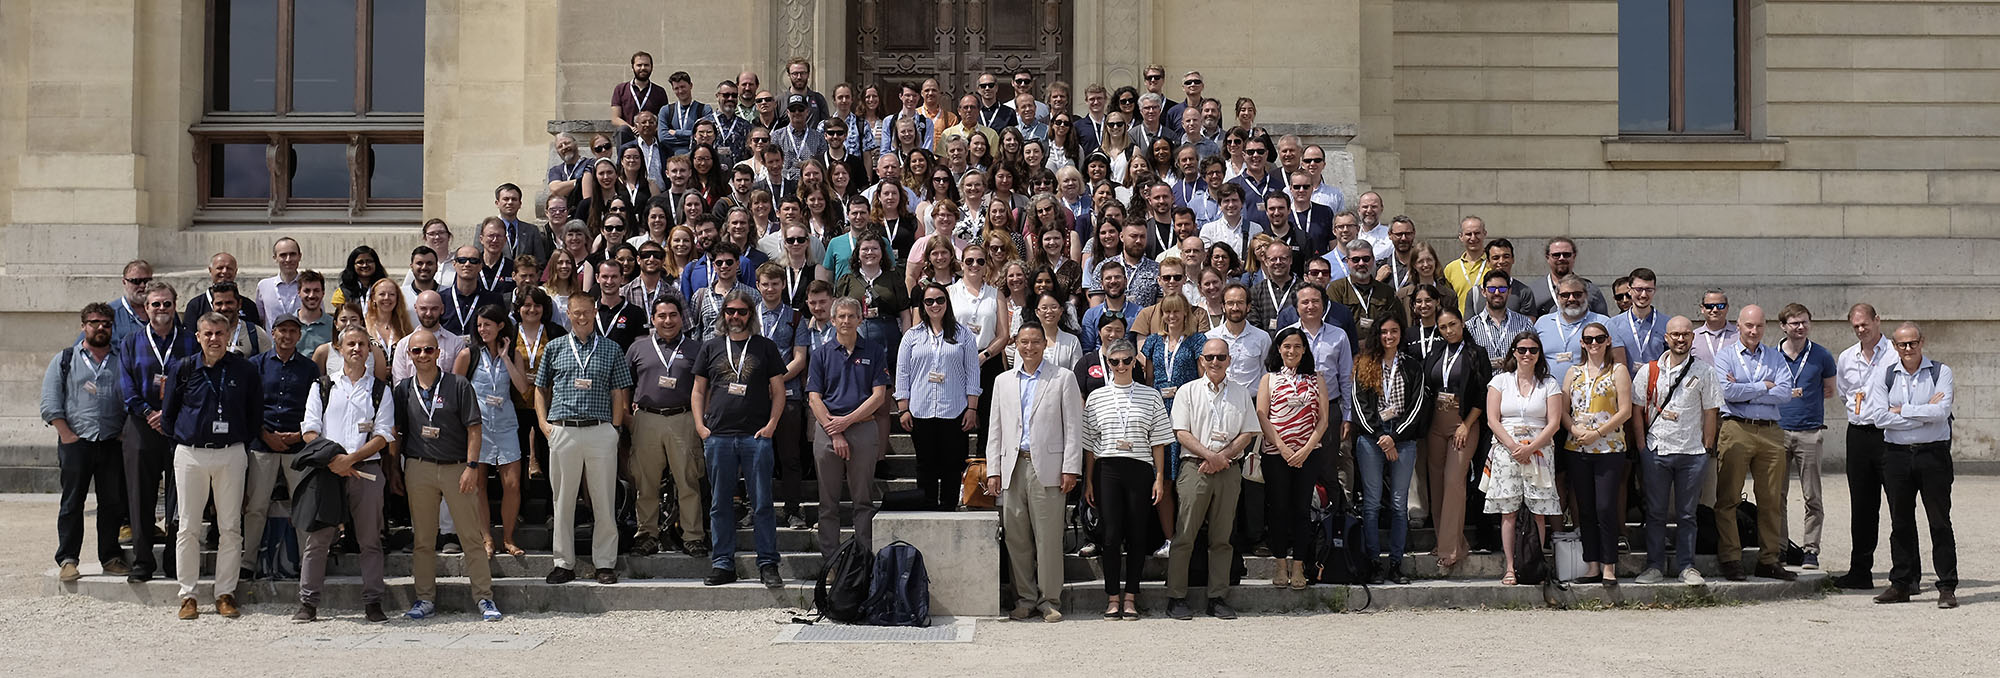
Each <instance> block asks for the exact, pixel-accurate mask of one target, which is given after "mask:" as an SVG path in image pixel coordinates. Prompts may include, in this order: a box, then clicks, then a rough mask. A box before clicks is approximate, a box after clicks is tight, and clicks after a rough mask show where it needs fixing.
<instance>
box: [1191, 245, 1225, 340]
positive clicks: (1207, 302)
mask: <svg viewBox="0 0 2000 678" xmlns="http://www.w3.org/2000/svg"><path fill="white" fill-rule="evenodd" d="M1216 244H1218V245H1221V243H1216ZM1222 247H1223V248H1224V250H1225V251H1226V250H1227V249H1228V247H1229V246H1228V245H1222ZM1195 280H1197V281H1199V282H1197V283H1196V284H1195V289H1196V290H1199V291H1200V292H1201V296H1200V297H1198V298H1195V299H1191V300H1189V301H1190V302H1192V303H1193V304H1195V308H1196V310H1199V311H1201V313H1202V319H1203V320H1206V321H1208V322H1207V323H1206V326H1208V327H1221V326H1222V292H1223V290H1225V289H1227V288H1228V287H1229V276H1228V274H1225V273H1223V272H1222V271H1221V270H1219V269H1215V268H1211V267H1208V266H1202V267H1200V268H1197V269H1195Z"/></svg>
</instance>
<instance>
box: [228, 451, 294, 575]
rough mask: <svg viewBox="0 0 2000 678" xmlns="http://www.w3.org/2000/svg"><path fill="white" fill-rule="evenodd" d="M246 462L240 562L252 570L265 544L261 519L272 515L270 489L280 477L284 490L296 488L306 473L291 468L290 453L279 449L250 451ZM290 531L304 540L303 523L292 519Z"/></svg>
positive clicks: (255, 566)
mask: <svg viewBox="0 0 2000 678" xmlns="http://www.w3.org/2000/svg"><path fill="white" fill-rule="evenodd" d="M300 447H304V446H303V445H301V446H300ZM246 465H247V468H248V469H249V470H248V472H247V473H246V474H245V478H244V480H243V561H242V565H243V566H244V567H247V568H250V569H252V570H254V569H257V552H258V550H259V547H261V546H263V545H264V522H265V521H266V520H268V519H269V517H270V515H271V491H272V490H275V489H277V487H278V478H279V477H280V476H282V477H283V478H284V479H285V487H286V489H296V488H297V487H298V486H299V478H301V477H304V476H305V474H306V472H305V471H300V470H296V469H293V468H292V455H290V454H285V453H282V452H258V451H255V450H252V451H251V452H250V457H249V460H248V461H247V462H246ZM286 494H287V495H289V494H291V493H290V492H286ZM292 531H294V532H297V533H298V539H299V544H301V545H303V544H305V543H306V528H305V525H303V524H300V523H299V522H298V521H292ZM265 574H270V573H268V572H266V573H265Z"/></svg>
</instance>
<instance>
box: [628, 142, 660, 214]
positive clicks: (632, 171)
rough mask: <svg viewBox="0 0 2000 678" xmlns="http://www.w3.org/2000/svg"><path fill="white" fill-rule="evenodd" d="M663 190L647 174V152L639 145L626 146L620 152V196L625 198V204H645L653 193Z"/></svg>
mask: <svg viewBox="0 0 2000 678" xmlns="http://www.w3.org/2000/svg"><path fill="white" fill-rule="evenodd" d="M661 192H663V191H662V190H661V188H660V186H659V184H656V183H653V178H652V177H649V176H647V175H646V154H645V152H643V151H640V150H639V147H638V146H626V147H625V149H624V150H622V151H619V152H618V197H620V198H624V199H625V205H626V206H627V207H631V206H633V205H644V204H646V201H647V200H650V199H652V197H653V194H655V193H661Z"/></svg>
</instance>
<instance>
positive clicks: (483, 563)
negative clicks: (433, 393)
mask: <svg viewBox="0 0 2000 678" xmlns="http://www.w3.org/2000/svg"><path fill="white" fill-rule="evenodd" d="M464 473H465V464H462V463H453V464H433V463H431V462H428V461H424V460H422V459H410V460H409V463H407V464H404V465H403V489H404V491H405V492H407V493H408V494H409V495H410V508H411V511H410V526H411V528H413V529H414V530H415V532H416V544H415V545H414V546H412V547H411V549H410V576H411V578H412V579H415V580H416V589H417V600H428V601H431V602H433V603H435V602H437V535H438V526H437V523H438V516H437V513H436V512H433V511H427V510H422V508H427V507H429V506H431V505H433V504H436V503H438V500H439V498H443V500H444V505H445V508H446V509H447V510H449V511H451V517H452V520H453V521H454V522H457V523H458V524H460V525H468V526H469V525H478V524H479V514H478V513H477V511H478V510H479V494H478V493H477V492H474V493H472V494H466V493H464V492H460V491H459V490H458V479H459V476H461V475H463V474H464ZM479 481H480V482H482V483H483V482H486V475H485V474H483V473H482V474H480V476H479ZM464 559H465V575H466V576H467V577H468V578H470V579H471V580H472V599H473V600H492V599H493V570H492V565H491V563H488V562H487V560H486V548H485V547H484V546H482V545H477V544H474V543H472V541H471V540H467V541H466V544H465V556H464Z"/></svg>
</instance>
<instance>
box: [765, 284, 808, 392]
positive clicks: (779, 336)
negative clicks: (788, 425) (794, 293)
mask: <svg viewBox="0 0 2000 678" xmlns="http://www.w3.org/2000/svg"><path fill="white" fill-rule="evenodd" d="M796 313H797V312H796V311H793V310H792V307H790V306H786V305H784V304H782V303H781V304H778V308H777V309H775V310H773V309H769V308H765V307H764V304H763V302H761V301H760V302H758V304H757V315H758V321H757V329H759V330H762V331H763V334H764V338H765V339H769V340H771V343H773V344H777V345H778V354H779V355H782V356H784V357H785V364H787V365H790V364H791V362H792V348H793V347H797V346H805V345H806V343H807V341H808V339H809V337H808V333H806V332H800V331H798V328H796V327H794V326H793V325H792V319H793V318H795V317H797V316H796V315H795V314H796ZM807 353H808V354H811V351H807ZM805 376H806V375H805V373H804V372H800V373H799V376H796V377H792V378H791V379H787V380H785V399H786V400H798V399H800V398H804V397H806V396H805V394H804V393H802V392H800V391H799V382H800V381H802V380H804V379H805Z"/></svg>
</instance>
